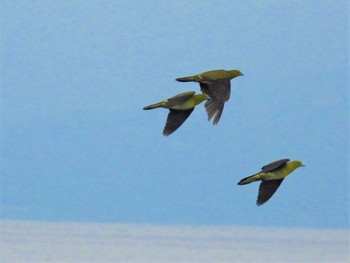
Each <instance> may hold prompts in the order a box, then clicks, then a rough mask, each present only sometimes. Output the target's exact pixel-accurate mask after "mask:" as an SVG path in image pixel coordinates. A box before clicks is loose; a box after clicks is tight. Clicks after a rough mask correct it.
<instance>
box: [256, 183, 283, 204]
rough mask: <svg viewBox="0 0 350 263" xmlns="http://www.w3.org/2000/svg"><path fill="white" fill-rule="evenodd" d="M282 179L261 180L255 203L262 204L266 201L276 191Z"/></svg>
mask: <svg viewBox="0 0 350 263" xmlns="http://www.w3.org/2000/svg"><path fill="white" fill-rule="evenodd" d="M282 181H283V179H279V180H271V181H264V180H263V181H261V183H260V186H259V194H258V199H257V200H256V204H257V205H262V204H264V203H266V202H267V201H268V200H269V199H270V198H271V196H273V194H274V193H275V192H276V191H277V189H278V187H279V186H280V185H281V183H282Z"/></svg>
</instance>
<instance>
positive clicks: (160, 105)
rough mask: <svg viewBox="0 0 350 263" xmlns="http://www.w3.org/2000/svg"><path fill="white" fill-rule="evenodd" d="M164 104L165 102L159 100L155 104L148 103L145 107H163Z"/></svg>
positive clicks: (147, 108)
mask: <svg viewBox="0 0 350 263" xmlns="http://www.w3.org/2000/svg"><path fill="white" fill-rule="evenodd" d="M163 104H164V102H163V101H161V102H158V103H154V104H151V105H148V106H146V107H144V108H143V109H144V110H152V109H155V108H160V107H163V106H164V105H163Z"/></svg>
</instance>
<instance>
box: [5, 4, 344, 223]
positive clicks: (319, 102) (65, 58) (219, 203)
mask: <svg viewBox="0 0 350 263" xmlns="http://www.w3.org/2000/svg"><path fill="white" fill-rule="evenodd" d="M2 6H3V8H2V37H1V74H2V75H1V86H2V91H1V92H2V93H1V109H2V110H1V111H2V112H1V116H2V117H1V118H2V120H1V123H2V125H1V127H2V130H1V138H2V141H1V163H2V165H1V166H2V169H1V218H14V219H31V220H65V221H86V222H90V221H94V222H96V221H97V222H119V223H120V222H121V223H161V224H193V225H203V224H210V225H218V224H225V225H251V226H278V227H306V228H309V227H312V228H334V227H335V228H348V227H349V164H348V163H349V151H348V147H349V137H348V134H349V126H348V122H349V107H348V99H349V77H348V70H349V64H348V58H349V53H348V47H349V42H348V36H349V28H348V25H349V19H348V14H349V8H348V7H349V6H348V3H347V1H336V4H335V3H334V1H320V0H317V1H190V2H189V1H129V0H128V1H58V2H52V1H48V2H45V1H39V2H32V1H22V2H21V4H19V3H18V2H15V1H3V3H2ZM219 68H225V69H240V70H241V71H242V72H243V73H244V77H240V78H237V79H234V80H233V81H232V94H231V99H230V101H229V102H228V103H227V104H226V106H225V110H224V113H223V116H222V118H221V121H220V123H219V125H217V126H213V125H212V124H211V123H210V122H208V121H207V119H206V113H205V110H204V107H203V106H200V107H197V108H196V109H195V111H194V112H193V113H192V115H191V116H190V118H189V119H188V120H187V121H186V122H185V124H184V125H183V126H182V127H180V128H179V130H177V131H176V132H175V133H174V134H172V135H170V136H169V137H167V138H166V137H163V136H162V129H163V127H164V123H165V120H166V115H167V111H166V110H163V109H158V110H154V111H147V112H146V111H143V110H142V107H143V106H145V105H148V104H150V103H153V102H156V101H159V100H161V99H164V98H167V97H170V96H173V95H175V94H177V93H180V92H183V91H187V90H195V91H199V87H198V85H196V84H195V83H178V82H176V81H175V80H174V79H175V78H177V77H182V76H186V75H191V74H196V73H200V72H203V71H206V70H210V69H219ZM280 158H290V159H299V160H302V161H303V162H304V164H305V165H306V167H305V168H300V169H298V170H297V171H295V172H294V173H293V174H292V175H291V176H290V177H288V178H286V179H285V180H284V182H283V184H282V185H281V187H280V188H279V190H278V191H277V193H276V194H275V195H274V196H273V197H272V199H271V200H270V201H269V202H268V203H266V204H265V205H264V206H262V207H257V206H256V205H255V201H256V196H257V192H258V184H257V183H255V184H251V185H247V186H237V182H238V181H239V180H240V179H241V178H243V177H246V176H248V175H251V174H253V173H255V172H257V171H259V169H260V168H261V167H262V166H263V165H265V164H267V163H269V162H271V161H274V160H277V159H280Z"/></svg>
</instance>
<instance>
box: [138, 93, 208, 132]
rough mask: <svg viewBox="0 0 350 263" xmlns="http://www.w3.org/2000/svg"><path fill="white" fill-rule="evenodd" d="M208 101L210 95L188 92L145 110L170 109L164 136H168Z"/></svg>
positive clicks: (147, 107)
mask: <svg viewBox="0 0 350 263" xmlns="http://www.w3.org/2000/svg"><path fill="white" fill-rule="evenodd" d="M207 99H208V95H206V94H195V92H194V91H186V92H182V93H180V94H178V95H176V96H174V97H171V98H169V99H165V100H163V101H160V102H157V103H155V104H151V105H149V106H146V107H144V108H143V109H144V110H151V109H156V108H165V109H169V111H170V112H169V114H168V118H167V122H166V124H165V128H164V130H163V134H164V135H165V136H168V135H170V134H171V133H173V132H174V131H175V130H176V129H178V128H179V127H180V126H181V125H182V124H183V123H184V122H185V120H186V119H187V118H188V117H189V116H190V115H191V113H192V111H193V110H194V107H195V106H196V105H198V104H200V103H201V102H203V101H204V100H207Z"/></svg>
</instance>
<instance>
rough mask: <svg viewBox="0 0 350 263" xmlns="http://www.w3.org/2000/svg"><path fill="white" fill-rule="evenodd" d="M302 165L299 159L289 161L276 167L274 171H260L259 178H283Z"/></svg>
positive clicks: (266, 179)
mask: <svg viewBox="0 0 350 263" xmlns="http://www.w3.org/2000/svg"><path fill="white" fill-rule="evenodd" d="M302 165H303V163H302V162H301V161H298V160H295V161H290V162H288V163H286V164H285V165H284V166H282V167H281V168H278V169H276V170H274V171H271V172H266V173H263V172H262V173H260V178H261V179H262V180H265V181H268V180H276V179H283V178H285V177H287V176H288V175H289V174H290V173H292V172H293V171H294V170H295V169H297V168H299V167H300V166H302Z"/></svg>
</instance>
